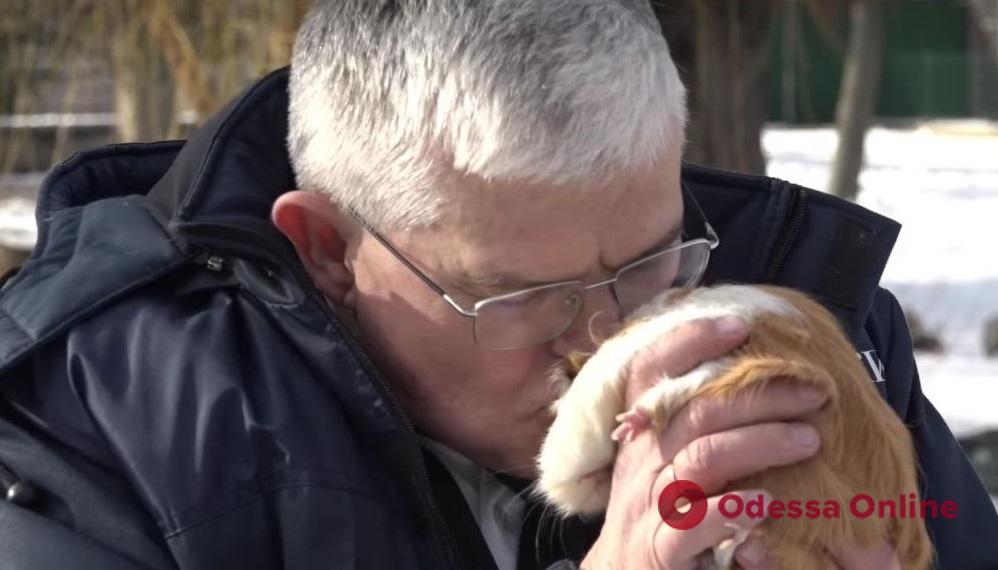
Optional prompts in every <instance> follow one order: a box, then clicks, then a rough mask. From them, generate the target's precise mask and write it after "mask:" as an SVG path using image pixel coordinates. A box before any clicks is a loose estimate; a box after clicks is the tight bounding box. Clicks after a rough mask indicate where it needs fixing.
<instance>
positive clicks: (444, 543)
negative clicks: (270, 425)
mask: <svg viewBox="0 0 998 570" xmlns="http://www.w3.org/2000/svg"><path fill="white" fill-rule="evenodd" d="M194 261H195V263H197V264H199V265H203V266H205V267H206V268H207V269H208V270H209V271H213V272H219V271H221V270H222V268H223V267H224V264H225V260H224V257H222V256H221V255H219V254H217V253H215V252H213V251H212V250H209V249H206V248H199V251H198V253H196V254H195V256H194ZM284 265H285V267H287V268H289V269H290V270H291V272H292V273H293V274H294V276H295V278H296V279H297V281H298V283H299V285H301V286H302V287H303V288H304V289H305V291H306V294H307V295H308V298H309V299H310V300H311V301H312V302H313V303H315V304H316V305H318V306H319V307H320V310H321V311H322V314H323V315H325V317H326V318H327V319H328V320H329V321H331V322H333V323H339V321H338V320H337V319H336V317H335V316H334V315H333V314H332V312H331V311H330V309H329V307H328V306H327V305H326V302H325V300H324V299H323V297H322V295H321V294H320V293H319V291H318V290H317V289H316V287H315V285H314V284H313V283H312V280H311V279H310V278H309V277H308V275H307V274H306V273H305V272H304V271H303V270H302V269H301V267H300V266H298V265H296V264H284ZM343 338H344V339H345V341H346V343H347V345H348V346H349V347H350V349H351V352H352V353H353V354H354V356H356V357H357V358H358V359H359V360H361V361H362V364H364V365H366V368H367V370H368V371H369V373H370V374H371V376H372V377H373V378H374V380H375V387H376V388H377V390H378V392H379V393H380V394H381V396H382V397H383V398H385V399H386V400H387V401H388V402H389V406H388V409H389V412H390V413H391V414H392V415H393V416H394V417H395V419H396V420H401V423H402V425H403V427H404V428H405V429H404V432H405V434H406V436H408V437H407V439H408V442H409V454H410V458H409V460H410V463H412V464H414V466H415V468H416V475H417V476H418V477H417V483H418V485H419V487H420V490H421V491H422V493H421V495H422V497H423V498H424V499H425V500H424V501H423V503H424V504H423V508H424V509H426V510H427V511H429V514H430V518H431V519H432V521H433V526H435V527H436V529H435V530H436V532H435V533H434V536H435V537H437V540H435V542H436V544H437V547H438V548H439V549H440V553H441V554H442V555H443V559H444V560H446V561H448V562H449V563H450V564H451V566H452V567H455V568H460V567H462V566H463V565H462V564H461V563H460V562H459V561H460V560H461V557H460V556H459V555H458V552H459V551H458V549H457V547H456V545H455V544H454V538H453V536H451V534H450V531H449V530H448V528H447V524H446V521H444V518H443V514H442V513H441V512H440V508H439V506H438V505H437V503H436V501H435V500H434V499H433V488H432V486H431V484H430V476H429V474H428V473H427V471H426V464H425V463H424V461H423V458H422V456H421V454H420V451H419V443H418V442H417V441H416V429H415V426H414V425H413V423H412V420H411V419H410V418H409V415H408V414H407V413H406V411H405V408H403V407H402V404H401V402H399V400H398V396H396V395H395V392H394V391H392V390H391V388H390V387H389V386H388V383H387V382H386V381H385V379H384V378H383V377H382V376H381V372H380V371H379V370H378V368H377V366H375V364H374V362H373V361H371V359H370V357H369V356H368V355H367V353H366V352H365V351H364V350H363V348H362V347H361V346H360V345H359V344H358V343H357V341H356V339H354V337H353V335H352V334H349V333H348V334H345V335H343ZM444 537H446V538H444Z"/></svg>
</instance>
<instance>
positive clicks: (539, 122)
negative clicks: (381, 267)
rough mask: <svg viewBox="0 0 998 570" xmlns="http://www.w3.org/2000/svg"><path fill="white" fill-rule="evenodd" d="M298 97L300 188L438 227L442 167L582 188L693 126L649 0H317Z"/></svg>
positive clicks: (386, 219) (393, 219)
mask: <svg viewBox="0 0 998 570" xmlns="http://www.w3.org/2000/svg"><path fill="white" fill-rule="evenodd" d="M289 94H290V115H289V127H290V128H289V133H288V147H289V151H290V156H291V160H292V163H293V164H294V168H295V173H296V175H297V179H298V180H297V181H298V185H299V187H300V188H302V189H305V190H314V191H320V192H323V193H326V194H327V195H329V196H330V197H331V198H332V199H333V200H334V201H335V202H337V203H339V204H341V205H344V206H348V207H350V208H353V209H354V210H355V211H356V212H357V213H358V214H360V215H361V216H362V217H363V218H365V219H366V220H368V221H369V222H370V223H371V224H373V225H374V226H375V227H377V228H379V229H394V228H412V227H418V226H423V225H428V224H430V223H432V222H434V221H436V219H437V217H438V216H439V211H440V209H441V208H442V207H443V204H444V203H445V199H444V196H443V195H442V190H441V180H440V178H441V177H440V176H439V174H440V173H441V172H449V171H450V170H451V169H452V170H456V171H458V172H463V173H467V174H472V175H477V176H479V177H482V178H484V179H486V180H491V179H506V180H512V181H530V182H540V183H550V184H562V185H568V184H571V185H578V186H583V185H584V183H586V182H595V181H599V180H603V179H605V178H607V177H608V176H610V175H612V174H613V173H615V172H617V171H620V170H625V171H626V170H629V169H632V168H634V167H637V166H641V165H645V164H648V163H649V162H650V161H651V159H652V158H654V157H656V156H658V155H659V154H660V153H661V152H662V151H663V150H664V149H665V148H666V147H667V146H668V145H680V144H681V143H682V139H683V131H684V129H685V123H686V102H685V88H684V87H683V85H682V81H681V80H680V78H679V74H678V71H677V70H676V67H675V64H674V63H673V61H672V59H671V57H670V55H669V49H668V46H667V44H666V42H665V39H664V38H663V37H662V34H661V29H660V27H659V25H658V23H657V21H656V20H655V17H654V14H653V12H652V10H651V8H650V6H649V5H648V4H647V3H645V2H633V1H624V0H516V1H514V0H496V1H489V2H467V1H466V0H435V1H432V2H413V1H410V0H402V1H397V0H393V1H392V2H389V1H388V0H319V1H317V2H316V3H315V5H314V7H313V9H312V10H311V12H310V13H309V15H308V16H307V17H306V19H305V22H304V24H303V25H302V27H301V29H300V31H299V34H298V37H297V40H296V42H295V49H294V55H293V60H292V73H291V83H290V86H289ZM441 168H442V170H441Z"/></svg>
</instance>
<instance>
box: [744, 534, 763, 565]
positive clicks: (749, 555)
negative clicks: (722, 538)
mask: <svg viewBox="0 0 998 570" xmlns="http://www.w3.org/2000/svg"><path fill="white" fill-rule="evenodd" d="M738 553H739V555H740V556H739V557H740V558H741V559H742V560H744V561H745V562H748V563H749V564H752V565H753V566H754V565H756V564H760V563H762V561H763V560H765V559H766V547H765V546H763V545H762V542H760V541H758V540H750V541H749V542H746V543H745V544H744V545H742V547H741V548H740V549H739V551H738Z"/></svg>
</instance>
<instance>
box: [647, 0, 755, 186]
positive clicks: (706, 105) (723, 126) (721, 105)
mask: <svg viewBox="0 0 998 570" xmlns="http://www.w3.org/2000/svg"><path fill="white" fill-rule="evenodd" d="M653 6H654V7H655V12H656V15H657V16H658V19H659V22H660V23H661V25H662V31H663V33H664V34H665V37H666V39H667V40H668V41H669V46H670V49H671V50H672V54H673V58H674V59H675V60H676V64H677V65H678V66H679V70H680V73H681V74H682V75H683V81H684V82H685V83H686V86H687V88H688V89H689V109H690V125H689V129H688V131H687V139H688V141H687V148H686V152H685V156H686V158H687V159H689V160H691V161H693V162H697V163H701V164H708V165H711V166H715V167H718V168H725V169H729V170H736V171H741V172H752V173H757V174H762V173H764V172H765V170H766V163H765V159H764V158H763V156H762V147H761V143H760V140H759V135H760V133H761V131H762V126H763V124H764V123H765V120H766V112H767V99H768V96H769V90H768V77H769V76H768V71H769V44H768V37H769V27H770V14H771V9H772V3H771V2H752V1H749V0H681V1H669V2H653Z"/></svg>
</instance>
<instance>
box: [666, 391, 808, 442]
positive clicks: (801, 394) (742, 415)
mask: <svg viewBox="0 0 998 570" xmlns="http://www.w3.org/2000/svg"><path fill="white" fill-rule="evenodd" d="M825 400H826V396H825V395H824V394H823V393H822V392H820V391H819V390H818V389H816V388H813V387H811V386H806V385H802V384H800V383H796V382H794V381H792V380H787V381H783V382H774V383H772V384H770V385H768V386H765V387H764V388H763V389H761V390H757V391H745V392H738V393H736V394H735V395H733V396H731V397H727V398H719V397H699V398H695V399H694V400H692V401H691V402H690V403H689V404H687V405H686V406H684V407H682V408H680V409H679V411H678V412H677V413H676V414H675V415H674V416H673V418H672V420H671V421H670V422H669V425H668V427H667V428H666V429H665V430H664V431H663V432H662V433H661V436H660V438H659V440H660V443H661V445H662V451H663V457H671V455H669V454H668V453H666V452H668V451H671V452H672V455H675V453H676V452H678V451H679V449H681V448H682V447H685V446H686V445H687V444H688V443H689V442H691V441H693V440H695V439H697V438H699V437H703V436H705V435H709V434H712V433H720V432H724V431H728V430H731V429H735V428H739V427H743V426H748V425H752V424H758V423H765V422H774V421H788V420H793V419H797V418H800V417H801V416H804V415H805V414H808V413H811V412H814V411H816V410H818V409H820V408H821V406H822V405H824V403H825Z"/></svg>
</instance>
